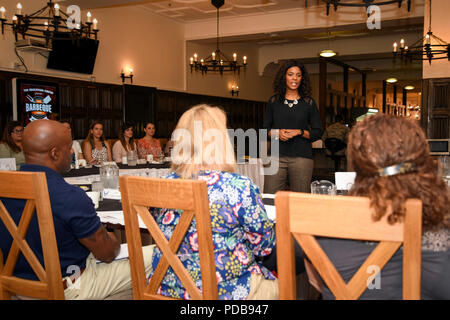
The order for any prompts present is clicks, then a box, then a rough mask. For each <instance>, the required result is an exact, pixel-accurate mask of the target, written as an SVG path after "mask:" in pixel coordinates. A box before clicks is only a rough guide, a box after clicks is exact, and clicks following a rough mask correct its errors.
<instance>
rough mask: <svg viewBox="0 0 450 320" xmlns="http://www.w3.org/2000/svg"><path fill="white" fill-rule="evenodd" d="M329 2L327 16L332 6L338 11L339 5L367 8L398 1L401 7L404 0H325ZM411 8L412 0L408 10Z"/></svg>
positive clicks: (409, 2)
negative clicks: (349, 0)
mask: <svg viewBox="0 0 450 320" xmlns="http://www.w3.org/2000/svg"><path fill="white" fill-rule="evenodd" d="M323 1H324V2H326V3H327V16H328V15H329V14H330V7H331V6H333V7H334V11H337V8H338V7H339V6H341V7H366V9H367V8H368V7H370V6H384V5H387V4H394V3H397V4H398V7H399V8H401V6H402V2H403V1H404V0H380V1H377V0H359V2H348V1H347V0H344V1H347V2H344V1H341V0H323ZM405 1H406V0H405ZM410 10H411V0H408V12H409V11H410Z"/></svg>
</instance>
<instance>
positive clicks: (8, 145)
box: [0, 121, 25, 169]
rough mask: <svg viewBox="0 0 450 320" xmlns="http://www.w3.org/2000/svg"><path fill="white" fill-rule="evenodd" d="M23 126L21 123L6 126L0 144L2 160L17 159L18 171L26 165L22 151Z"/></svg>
mask: <svg viewBox="0 0 450 320" xmlns="http://www.w3.org/2000/svg"><path fill="white" fill-rule="evenodd" d="M22 135H23V125H22V123H20V122H19V121H10V122H8V123H7V124H6V126H5V129H4V131H3V136H2V141H1V143H0V158H15V159H16V166H17V169H20V165H21V164H24V163H25V155H24V154H23V151H22Z"/></svg>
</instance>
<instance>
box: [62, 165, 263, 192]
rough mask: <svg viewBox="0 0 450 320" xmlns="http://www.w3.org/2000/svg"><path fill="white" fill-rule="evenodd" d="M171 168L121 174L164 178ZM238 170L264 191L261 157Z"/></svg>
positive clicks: (76, 180)
mask: <svg viewBox="0 0 450 320" xmlns="http://www.w3.org/2000/svg"><path fill="white" fill-rule="evenodd" d="M169 172H170V169H155V168H153V169H149V168H145V169H120V170H119V175H120V176H122V175H130V176H139V177H149V178H162V177H165V176H167V174H169ZM236 172H237V173H239V174H241V175H244V176H247V177H249V178H250V179H252V181H253V183H254V184H256V185H257V186H258V187H259V191H260V192H261V193H262V192H264V171H263V166H262V161H261V159H251V160H250V161H249V162H247V163H242V164H237V166H236ZM64 180H66V182H67V183H69V184H91V183H92V181H96V180H100V175H98V174H94V175H89V176H82V177H69V178H64Z"/></svg>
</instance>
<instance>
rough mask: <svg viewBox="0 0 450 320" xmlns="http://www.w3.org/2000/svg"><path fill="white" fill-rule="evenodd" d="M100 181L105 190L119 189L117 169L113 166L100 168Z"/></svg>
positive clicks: (108, 165)
mask: <svg viewBox="0 0 450 320" xmlns="http://www.w3.org/2000/svg"><path fill="white" fill-rule="evenodd" d="M100 180H101V181H102V182H103V188H105V189H118V188H119V167H118V166H117V165H116V164H115V163H114V164H106V165H102V166H101V167H100Z"/></svg>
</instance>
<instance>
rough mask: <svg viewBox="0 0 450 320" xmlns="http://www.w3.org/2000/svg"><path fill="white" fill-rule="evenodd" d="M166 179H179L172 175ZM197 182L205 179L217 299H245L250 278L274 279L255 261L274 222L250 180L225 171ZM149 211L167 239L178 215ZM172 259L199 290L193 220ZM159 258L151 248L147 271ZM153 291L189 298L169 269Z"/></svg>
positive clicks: (267, 248) (268, 245)
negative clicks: (176, 259)
mask: <svg viewBox="0 0 450 320" xmlns="http://www.w3.org/2000/svg"><path fill="white" fill-rule="evenodd" d="M168 178H170V179H177V178H179V176H178V175H177V174H176V173H175V172H173V173H171V174H169V176H168ZM198 180H205V181H206V183H207V188H208V197H209V208H210V213H211V227H212V235H213V245H214V256H215V261H216V277H217V282H218V289H219V299H224V300H225V299H227V300H228V299H233V300H242V299H246V298H247V296H248V295H249V292H250V276H251V274H262V275H263V276H264V277H265V278H266V279H270V280H275V277H274V276H273V274H272V273H271V272H270V271H268V270H267V269H266V268H265V267H263V266H262V265H260V264H258V262H257V261H256V260H255V257H256V256H266V255H268V254H270V253H271V251H272V248H273V247H274V245H275V229H274V224H273V222H272V221H270V220H269V219H268V218H267V214H266V211H265V209H264V204H263V202H262V198H261V194H260V193H259V189H258V187H257V186H256V185H255V184H253V182H252V181H251V179H250V178H248V177H245V176H241V175H239V174H236V173H230V172H223V171H202V172H200V173H199V175H198ZM150 212H151V214H152V215H153V217H154V218H155V221H156V222H157V223H158V225H159V227H160V228H161V231H162V232H163V233H164V235H165V236H166V238H167V239H168V240H169V239H170V237H171V236H172V233H173V231H174V230H175V227H176V225H177V224H178V221H179V219H180V212H181V211H180V210H173V209H157V208H152V209H151V210H150ZM178 257H179V258H180V260H181V262H182V263H183V265H184V266H185V268H186V269H187V270H188V272H189V274H190V275H191V277H192V279H193V281H194V283H195V284H196V286H197V287H198V288H199V289H200V290H201V274H200V262H199V252H198V242H197V230H196V225H195V219H194V220H193V222H192V223H191V226H190V227H189V229H188V231H187V233H186V237H185V239H184V240H183V242H182V243H181V245H180V249H179V251H178ZM160 259H161V251H160V250H159V249H158V248H155V251H154V254H153V263H152V269H153V270H155V269H156V266H157V265H158V262H159V260H160ZM153 270H152V271H151V273H150V277H151V276H152V275H153ZM158 293H159V294H163V295H166V296H170V297H173V298H179V299H190V297H189V294H188V293H187V291H186V290H185V289H184V287H183V285H182V283H181V282H180V280H179V279H178V277H177V276H176V274H175V273H174V272H173V270H172V268H169V269H168V271H167V273H166V276H165V278H164V279H163V281H162V283H161V286H160V288H159V289H158Z"/></svg>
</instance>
